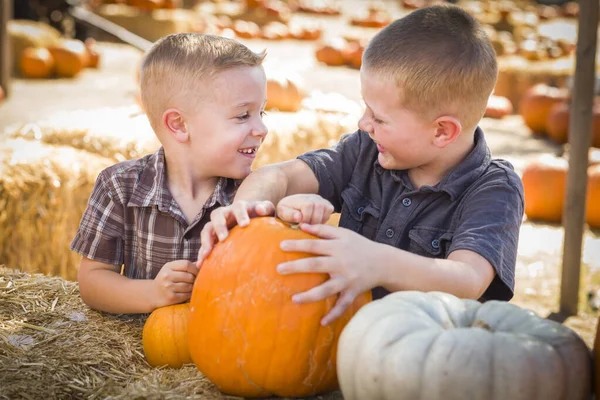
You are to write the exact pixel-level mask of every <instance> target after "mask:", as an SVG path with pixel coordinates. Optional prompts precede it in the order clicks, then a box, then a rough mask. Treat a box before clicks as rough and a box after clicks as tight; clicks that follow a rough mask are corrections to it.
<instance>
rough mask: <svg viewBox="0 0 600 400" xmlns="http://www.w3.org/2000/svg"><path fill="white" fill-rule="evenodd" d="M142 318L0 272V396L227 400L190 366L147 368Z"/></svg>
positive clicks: (66, 286) (58, 286)
mask: <svg viewBox="0 0 600 400" xmlns="http://www.w3.org/2000/svg"><path fill="white" fill-rule="evenodd" d="M146 317H147V314H143V315H136V316H127V315H112V314H108V313H103V312H97V311H93V310H90V309H89V308H88V307H87V306H86V305H85V304H84V303H83V302H82V301H81V298H80V295H79V286H78V285H77V283H75V282H69V281H65V280H64V279H61V278H58V277H46V276H43V275H39V274H36V275H31V274H28V273H23V272H19V271H16V270H11V269H7V268H3V267H0V382H2V384H1V386H2V391H1V392H0V398H5V399H16V398H26V399H41V398H69V399H70V398H88V399H96V398H106V397H110V398H111V399H132V398H149V399H184V398H187V399H205V400H214V399H234V398H232V397H230V396H224V395H223V394H221V393H220V392H219V391H218V390H217V389H216V388H215V386H214V385H212V384H211V383H210V382H209V381H208V380H207V379H206V378H205V377H204V376H202V375H201V374H200V373H199V372H198V370H197V368H196V367H195V366H194V365H193V364H188V365H186V366H184V367H183V368H181V369H166V368H160V369H159V368H152V367H150V366H149V365H148V364H147V363H146V360H145V358H144V354H143V348H142V328H143V324H144V321H145V319H146ZM313 399H315V400H317V399H321V400H342V396H341V394H340V393H339V392H334V393H332V394H330V395H327V396H319V397H314V398H313Z"/></svg>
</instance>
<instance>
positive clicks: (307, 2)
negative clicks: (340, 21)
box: [293, 0, 342, 16]
mask: <svg viewBox="0 0 600 400" xmlns="http://www.w3.org/2000/svg"><path fill="white" fill-rule="evenodd" d="M293 9H294V11H296V12H301V13H306V14H315V15H329V16H335V15H341V14H342V9H341V7H340V4H339V2H338V1H336V0H296V2H295V6H294V8H293Z"/></svg>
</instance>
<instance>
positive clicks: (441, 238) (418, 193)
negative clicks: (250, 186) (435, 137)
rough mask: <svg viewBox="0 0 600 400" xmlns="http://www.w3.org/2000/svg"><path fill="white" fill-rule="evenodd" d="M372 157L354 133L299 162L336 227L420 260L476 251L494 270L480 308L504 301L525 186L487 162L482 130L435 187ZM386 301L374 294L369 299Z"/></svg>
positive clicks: (369, 144) (380, 292)
mask: <svg viewBox="0 0 600 400" xmlns="http://www.w3.org/2000/svg"><path fill="white" fill-rule="evenodd" d="M377 155H378V151H377V146H376V144H375V143H374V142H373V140H371V138H370V137H369V135H368V134H367V133H365V132H363V131H360V130H358V131H356V132H354V133H352V134H348V135H345V136H343V137H342V138H341V139H340V141H339V142H338V143H337V145H335V146H333V147H332V148H329V149H321V150H316V151H312V152H308V153H305V154H302V155H300V156H299V157H298V158H299V159H301V160H303V161H304V162H306V163H307V164H308V165H309V166H310V168H311V169H312V170H313V172H314V173H315V176H316V177H317V180H318V181H319V194H320V195H321V196H322V197H324V198H326V199H327V200H329V201H330V202H331V203H332V204H333V205H334V207H335V210H336V212H341V216H340V226H341V227H344V228H348V229H351V230H353V231H354V232H357V233H359V234H361V235H363V236H364V237H366V238H368V239H371V240H374V241H377V242H380V243H385V244H389V245H392V246H395V247H397V248H399V249H403V250H407V251H410V252H411V253H415V254H419V255H421V256H425V257H432V258H446V257H447V256H448V255H449V254H450V253H452V252H453V251H455V250H460V249H466V250H471V251H474V252H476V253H478V254H480V255H481V256H483V257H485V258H486V259H487V260H488V261H489V262H490V263H491V264H492V266H493V267H494V269H495V270H496V277H495V278H494V280H493V282H492V283H491V285H490V286H489V287H488V289H487V290H486V292H485V293H484V294H483V296H482V298H481V299H480V300H482V301H485V300H492V299H496V300H510V299H511V298H512V296H513V290H514V276H515V274H514V271H515V263H516V259H517V245H518V239H519V228H520V226H521V221H522V219H523V208H524V201H523V185H522V182H521V179H520V178H519V176H518V175H517V174H516V173H515V171H514V169H513V167H512V165H511V164H510V163H508V162H507V161H504V160H499V159H492V157H491V154H490V150H489V148H488V146H487V144H486V142H485V139H484V135H483V132H482V131H481V129H480V128H478V129H477V131H476V132H475V147H474V148H473V150H472V151H471V153H470V154H469V155H468V156H467V157H466V158H465V159H464V160H463V161H462V162H461V163H460V164H459V165H457V166H456V167H455V168H454V169H453V170H452V171H450V172H449V173H448V174H447V175H446V176H445V177H444V178H443V179H442V181H441V182H440V183H438V184H437V185H435V186H423V187H421V188H420V189H415V188H414V186H413V185H412V183H411V181H410V179H409V178H408V172H407V171H405V170H386V169H384V168H383V167H381V165H380V164H379V162H378V161H377ZM388 293H389V292H388V291H387V290H386V289H384V288H382V287H378V288H375V289H374V290H373V296H374V298H381V297H383V296H385V295H386V294H388Z"/></svg>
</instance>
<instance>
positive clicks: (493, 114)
mask: <svg viewBox="0 0 600 400" xmlns="http://www.w3.org/2000/svg"><path fill="white" fill-rule="evenodd" d="M512 113H513V105H512V103H511V102H510V100H509V99H507V98H506V97H504V96H496V95H491V96H490V98H489V99H488V103H487V107H486V109H485V115H484V116H485V117H488V118H504V117H506V116H507V115H510V114H512Z"/></svg>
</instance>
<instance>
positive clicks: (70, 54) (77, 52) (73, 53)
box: [48, 39, 88, 78]
mask: <svg viewBox="0 0 600 400" xmlns="http://www.w3.org/2000/svg"><path fill="white" fill-rule="evenodd" d="M48 50H49V51H50V53H51V54H52V57H54V61H55V63H56V64H55V65H56V75H58V76H59V77H65V78H72V77H74V76H76V75H78V74H79V73H80V72H81V70H83V68H85V66H86V65H87V64H88V53H87V49H86V47H85V44H84V43H83V42H82V41H81V40H77V39H64V40H62V41H61V42H60V43H59V44H58V45H55V46H51V47H49V48H48Z"/></svg>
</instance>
